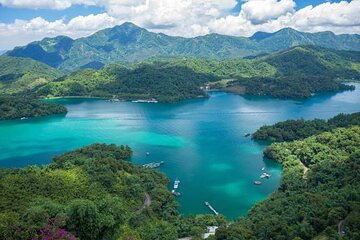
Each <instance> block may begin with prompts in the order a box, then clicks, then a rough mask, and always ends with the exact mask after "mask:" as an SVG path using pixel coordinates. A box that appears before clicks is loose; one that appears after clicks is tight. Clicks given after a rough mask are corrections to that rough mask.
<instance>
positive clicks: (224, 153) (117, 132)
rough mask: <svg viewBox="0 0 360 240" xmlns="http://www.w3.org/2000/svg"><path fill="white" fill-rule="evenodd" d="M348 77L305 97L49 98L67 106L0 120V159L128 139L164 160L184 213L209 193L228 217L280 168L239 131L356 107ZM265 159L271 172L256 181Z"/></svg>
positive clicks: (265, 188)
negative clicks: (341, 87)
mask: <svg viewBox="0 0 360 240" xmlns="http://www.w3.org/2000/svg"><path fill="white" fill-rule="evenodd" d="M354 85H356V87H357V88H356V90H355V91H347V92H341V93H331V94H330V93H327V94H320V95H316V96H314V97H312V98H310V99H307V100H279V99H274V98H269V97H254V96H237V95H232V94H227V93H222V92H213V93H211V94H210V98H208V99H196V100H189V101H183V102H179V103H174V104H147V103H131V102H116V103H110V102H105V101H104V100H95V99H57V100H52V101H56V102H59V103H62V104H64V105H66V107H67V108H68V110H69V113H68V114H67V115H66V116H56V117H44V118H38V119H29V120H25V121H20V120H13V121H2V122H0V167H22V166H26V165H31V164H37V165H42V164H46V163H49V162H50V161H51V158H52V157H53V156H54V155H57V154H61V153H63V152H65V151H68V150H72V149H76V148H79V147H82V146H84V145H88V144H91V143H97V142H100V143H115V144H128V145H129V146H131V147H132V148H133V150H134V156H133V158H132V162H133V163H135V164H145V163H149V162H154V161H156V162H157V161H164V162H165V164H164V165H163V166H161V168H160V169H159V170H160V171H162V172H164V173H165V174H166V175H167V176H168V177H169V178H170V180H171V183H170V185H169V189H170V188H171V186H172V184H173V181H174V180H175V179H176V178H179V180H180V181H181V183H180V187H179V192H181V196H180V197H179V198H178V200H179V202H180V204H181V208H180V210H181V211H182V212H183V213H184V214H190V213H193V214H196V213H210V211H209V210H208V209H207V208H206V206H205V205H204V201H209V202H210V203H211V204H212V205H213V206H214V207H215V208H216V210H217V211H218V212H220V213H222V214H224V215H226V216H227V217H229V218H231V219H234V218H236V217H238V216H240V215H243V216H244V215H246V214H247V211H248V210H249V209H250V208H251V207H252V206H254V204H255V203H256V202H258V201H260V200H263V199H265V198H266V197H268V196H269V194H270V193H271V192H273V191H275V190H276V188H277V187H278V186H279V182H280V174H281V165H279V164H275V163H274V162H272V161H270V160H268V159H264V158H263V154H262V152H263V149H264V148H265V147H266V144H265V143H259V142H255V141H253V140H251V139H250V138H246V137H244V135H245V134H246V133H251V132H254V131H255V130H256V129H257V128H259V127H260V126H261V125H263V124H272V123H275V122H278V121H282V120H286V119H298V118H304V119H313V118H326V119H327V118H330V117H333V116H335V115H337V114H338V113H341V112H344V113H352V112H357V111H360V84H359V83H355V84H354ZM146 152H149V153H150V155H149V156H146ZM263 167H265V168H266V172H268V173H270V174H271V175H272V177H271V178H270V179H268V180H263V181H262V182H263V184H262V185H260V186H256V185H254V184H253V182H254V181H255V180H259V176H260V174H261V173H262V171H261V169H262V168H263Z"/></svg>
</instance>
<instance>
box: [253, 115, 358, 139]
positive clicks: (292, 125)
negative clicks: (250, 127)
mask: <svg viewBox="0 0 360 240" xmlns="http://www.w3.org/2000/svg"><path fill="white" fill-rule="evenodd" d="M348 126H360V112H357V113H352V114H339V115H337V116H335V117H333V118H330V119H329V120H328V121H325V120H322V119H314V120H307V121H306V120H304V119H300V120H287V121H284V122H278V123H276V124H274V125H271V126H268V125H265V126H262V127H260V128H259V129H258V130H257V131H256V132H255V133H254V134H253V135H252V137H253V138H254V139H257V140H268V141H278V142H282V141H293V140H298V139H303V138H307V137H310V136H312V135H316V134H319V133H322V132H325V131H330V130H332V129H334V128H338V127H348Z"/></svg>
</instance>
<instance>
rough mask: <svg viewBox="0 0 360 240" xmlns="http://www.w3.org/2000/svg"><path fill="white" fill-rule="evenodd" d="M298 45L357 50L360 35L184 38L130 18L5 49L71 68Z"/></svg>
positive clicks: (250, 53)
mask: <svg viewBox="0 0 360 240" xmlns="http://www.w3.org/2000/svg"><path fill="white" fill-rule="evenodd" d="M298 45H316V46H322V47H327V48H333V49H337V50H357V51H360V38H359V36H358V35H335V34H333V33H330V32H323V33H302V32H298V31H295V30H293V29H289V28H286V29H282V30H280V31H278V32H276V33H256V34H255V35H254V36H253V37H251V38H245V37H233V36H225V35H220V34H209V35H206V36H199V37H195V38H182V37H172V36H167V35H165V34H162V33H153V32H149V31H147V30H146V29H143V28H140V27H138V26H136V25H134V24H132V23H124V24H122V25H120V26H115V27H113V28H108V29H104V30H101V31H98V32H96V33H95V34H93V35H91V36H89V37H84V38H79V39H76V40H73V39H71V38H68V37H64V36H59V37H56V38H45V39H43V40H42V41H37V42H33V43H30V44H28V45H26V46H24V47H16V48H15V49H14V50H12V51H9V52H7V53H6V54H7V55H9V56H16V57H30V58H33V59H35V60H38V61H41V62H43V63H46V64H48V65H50V66H52V67H55V68H59V69H62V70H66V71H72V70H75V69H81V68H82V67H83V66H96V67H97V68H98V66H101V64H108V63H116V62H136V61H142V60H145V59H148V58H151V57H160V56H165V57H179V56H187V57H207V58H209V57H210V58H217V59H229V58H241V57H245V56H253V55H258V54H262V53H269V52H273V51H278V50H284V49H287V48H290V47H293V46H298Z"/></svg>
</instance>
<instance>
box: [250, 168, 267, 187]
mask: <svg viewBox="0 0 360 240" xmlns="http://www.w3.org/2000/svg"><path fill="white" fill-rule="evenodd" d="M261 170H262V171H264V170H265V168H262V169H261ZM270 177H271V174H269V173H266V172H263V173H262V174H261V175H260V178H261V179H264V178H266V179H269V178H270ZM254 184H255V185H261V184H262V182H261V181H254Z"/></svg>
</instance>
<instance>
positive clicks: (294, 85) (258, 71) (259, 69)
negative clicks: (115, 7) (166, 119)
mask: <svg viewBox="0 0 360 240" xmlns="http://www.w3.org/2000/svg"><path fill="white" fill-rule="evenodd" d="M359 55H360V54H359V53H357V52H342V51H335V50H327V49H322V48H318V47H295V48H291V49H289V50H285V51H282V52H279V53H274V54H270V55H267V56H263V57H257V58H254V59H233V60H223V61H219V60H215V59H194V58H190V59H188V58H177V59H167V60H165V59H160V60H156V59H155V60H148V61H146V62H143V63H139V64H130V65H123V64H118V65H108V66H107V67H105V68H103V69H100V70H92V69H85V70H80V71H77V72H74V73H71V74H68V75H66V76H64V77H61V78H58V79H56V80H55V81H53V82H50V83H49V84H47V85H45V86H41V87H39V88H38V89H36V94H37V95H38V96H41V97H53V96H94V97H113V96H114V97H117V98H122V99H138V98H156V99H158V100H159V101H162V102H171V101H177V100H181V99H188V98H195V97H203V96H206V93H205V92H204V91H203V90H201V89H200V88H201V87H202V86H204V85H206V84H207V83H210V84H211V88H216V89H219V90H224V91H230V92H236V93H241V94H253V95H268V96H275V97H282V98H304V97H310V96H312V95H313V94H314V93H318V92H325V91H338V90H346V89H353V87H351V86H346V85H344V84H342V83H340V81H341V80H348V79H354V80H355V79H360V70H359V68H358V66H360V65H359V64H360V57H359ZM224 79H225V80H227V81H225V82H226V84H222V83H223V82H224V81H223V80H224Z"/></svg>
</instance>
